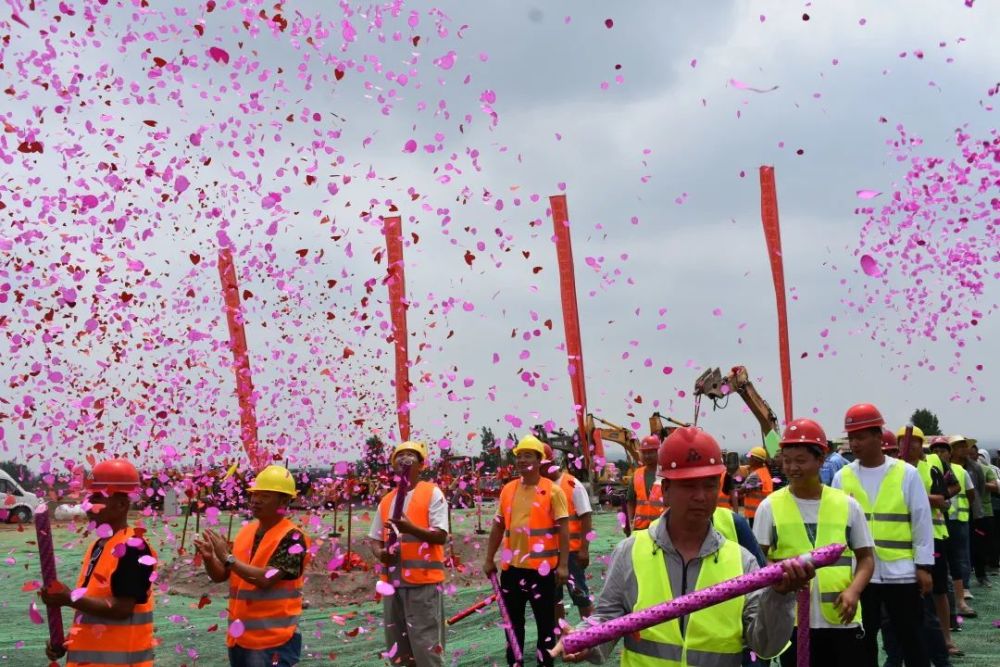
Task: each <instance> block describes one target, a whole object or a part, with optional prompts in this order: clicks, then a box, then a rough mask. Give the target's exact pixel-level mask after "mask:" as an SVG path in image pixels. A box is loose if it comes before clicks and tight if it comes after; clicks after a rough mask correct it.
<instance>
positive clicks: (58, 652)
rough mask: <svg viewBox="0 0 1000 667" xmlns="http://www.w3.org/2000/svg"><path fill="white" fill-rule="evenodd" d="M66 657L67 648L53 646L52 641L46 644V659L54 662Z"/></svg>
mask: <svg viewBox="0 0 1000 667" xmlns="http://www.w3.org/2000/svg"><path fill="white" fill-rule="evenodd" d="M64 655H66V647H65V646H58V647H57V646H53V645H52V642H51V641H46V642H45V657H46V658H48V659H49V660H52V661H53V662H54V661H56V660H58V659H59V658H61V657H63V656H64Z"/></svg>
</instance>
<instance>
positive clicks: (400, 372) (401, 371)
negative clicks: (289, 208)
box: [382, 215, 410, 441]
mask: <svg viewBox="0 0 1000 667" xmlns="http://www.w3.org/2000/svg"><path fill="white" fill-rule="evenodd" d="M382 233H383V234H384V235H385V249H386V253H387V255H388V260H389V269H388V276H387V277H386V281H385V282H386V285H387V287H388V288H389V315H390V319H391V320H392V340H393V343H394V345H395V348H396V414H397V416H398V418H399V436H400V438H402V439H403V440H404V441H405V440H409V439H410V363H409V359H410V357H409V348H408V346H407V342H408V340H409V332H408V330H407V328H406V308H407V304H406V274H405V272H404V270H403V221H402V218H400V216H398V215H394V216H391V217H388V218H384V219H383V221H382Z"/></svg>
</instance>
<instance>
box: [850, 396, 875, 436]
mask: <svg viewBox="0 0 1000 667" xmlns="http://www.w3.org/2000/svg"><path fill="white" fill-rule="evenodd" d="M879 426H885V419H883V418H882V413H881V412H879V411H878V408H876V407H875V406H874V405H872V404H871V403H858V404H857V405H852V406H851V407H850V408H848V409H847V414H846V415H844V430H845V431H847V432H848V433H853V432H854V431H861V430H864V429H866V428H876V427H879Z"/></svg>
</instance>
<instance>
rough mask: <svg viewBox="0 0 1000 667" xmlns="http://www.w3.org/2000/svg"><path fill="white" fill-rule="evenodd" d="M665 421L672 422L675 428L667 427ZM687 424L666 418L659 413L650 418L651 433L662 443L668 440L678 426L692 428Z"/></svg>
mask: <svg viewBox="0 0 1000 667" xmlns="http://www.w3.org/2000/svg"><path fill="white" fill-rule="evenodd" d="M664 421H667V422H670V423H671V424H673V426H665V425H664V424H663V422H664ZM690 425H691V424H688V423H687V422H682V421H681V420H679V419H674V418H673V417H664V416H663V415H661V414H660V413H659V412H654V413H653V414H652V415H651V416H650V418H649V432H650V433H652V434H653V435H655V436H657V437H659V438H660V441H661V442H662V441H663V440H666V439H667V436H668V435H670V432H671V431H673V430H674V429H675V428H676V427H678V426H690Z"/></svg>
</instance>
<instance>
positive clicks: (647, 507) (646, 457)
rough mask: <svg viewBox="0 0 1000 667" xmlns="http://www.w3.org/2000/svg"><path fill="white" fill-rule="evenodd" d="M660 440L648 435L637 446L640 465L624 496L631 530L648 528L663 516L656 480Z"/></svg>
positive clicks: (661, 498) (658, 486)
mask: <svg viewBox="0 0 1000 667" xmlns="http://www.w3.org/2000/svg"><path fill="white" fill-rule="evenodd" d="M659 451H660V438H659V437H657V436H656V435H649V436H646V437H645V438H643V440H642V443H641V444H640V445H639V455H640V456H641V457H642V465H641V466H639V467H638V468H636V469H635V472H634V473H632V483H631V484H630V485H629V487H628V491H627V492H626V495H625V500H626V506H627V509H628V524H627V525H628V526H630V527H631V530H642V529H643V528H648V527H649V524H650V522H651V521H653V520H654V519H656V518H657V517H658V516H660V515H661V514H663V495H662V493H661V490H660V485H659V483H658V482H657V478H656V456H657V452H659Z"/></svg>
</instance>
